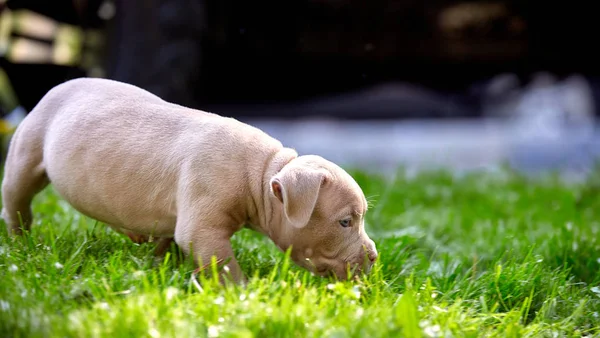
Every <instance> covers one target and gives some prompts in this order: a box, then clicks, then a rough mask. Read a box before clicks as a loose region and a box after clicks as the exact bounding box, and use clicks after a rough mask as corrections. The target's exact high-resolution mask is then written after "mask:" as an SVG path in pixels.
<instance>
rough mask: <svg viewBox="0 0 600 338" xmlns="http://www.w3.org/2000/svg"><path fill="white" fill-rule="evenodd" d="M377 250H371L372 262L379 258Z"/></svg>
mask: <svg viewBox="0 0 600 338" xmlns="http://www.w3.org/2000/svg"><path fill="white" fill-rule="evenodd" d="M377 256H378V255H377V251H375V250H371V251H369V260H370V261H371V263H374V262H375V261H376V260H377Z"/></svg>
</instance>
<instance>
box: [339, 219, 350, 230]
mask: <svg viewBox="0 0 600 338" xmlns="http://www.w3.org/2000/svg"><path fill="white" fill-rule="evenodd" d="M351 223H352V220H351V219H349V218H347V219H343V220H341V221H340V225H341V226H343V227H344V228H347V227H349V226H350V225H351Z"/></svg>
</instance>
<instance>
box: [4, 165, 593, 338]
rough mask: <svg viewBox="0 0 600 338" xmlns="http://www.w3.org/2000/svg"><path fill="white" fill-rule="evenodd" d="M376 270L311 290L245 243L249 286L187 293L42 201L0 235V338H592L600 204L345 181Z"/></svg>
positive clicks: (490, 184)
mask: <svg viewBox="0 0 600 338" xmlns="http://www.w3.org/2000/svg"><path fill="white" fill-rule="evenodd" d="M353 174H354V175H355V177H356V178H357V180H358V181H359V184H360V185H361V186H362V187H363V189H364V191H365V194H366V195H367V196H368V197H369V200H370V201H371V204H372V205H373V207H372V209H371V210H370V212H369V213H368V215H367V222H368V225H367V230H368V231H369V233H370V234H371V237H372V238H373V239H374V240H375V242H376V244H377V247H378V250H379V253H380V259H379V260H378V262H377V264H376V265H375V268H374V270H373V272H372V273H371V274H370V275H369V276H366V277H363V278H361V279H360V280H358V281H351V282H336V281H334V280H332V279H323V278H319V277H314V276H311V275H310V274H309V273H307V272H305V271H304V270H302V269H300V268H298V267H296V266H295V265H293V264H289V261H288V260H287V259H286V256H285V254H283V253H281V252H279V251H278V250H277V249H276V248H275V246H274V245H273V244H271V242H270V241H269V240H268V239H267V238H265V237H262V236H260V235H258V234H255V233H253V232H251V231H246V230H244V231H242V232H240V233H238V234H236V236H235V238H234V245H235V248H236V252H237V257H238V258H239V261H240V263H241V265H242V268H243V269H244V271H245V272H246V273H247V274H249V275H250V277H251V278H250V282H249V285H247V287H245V288H241V287H235V286H230V287H226V288H223V287H219V286H218V285H217V284H215V283H214V282H213V281H212V280H210V279H207V280H202V279H200V280H199V281H196V280H195V279H194V278H193V276H192V269H193V267H192V266H191V265H189V264H175V263H173V261H172V259H170V257H171V256H167V258H166V259H165V260H164V261H160V262H155V260H154V259H153V258H152V249H153V247H152V245H151V244H143V245H136V244H134V243H132V242H131V241H129V239H127V238H125V237H124V236H122V235H119V234H116V233H114V232H112V231H111V230H109V229H108V228H107V227H105V226H104V225H103V224H97V223H96V222H95V221H93V220H91V219H88V218H85V217H83V216H81V215H80V214H78V213H76V212H74V211H73V209H72V208H70V207H69V206H68V205H67V204H66V203H65V202H64V201H62V200H61V199H59V198H58V197H57V195H56V194H55V193H54V192H53V190H52V189H51V188H49V189H47V190H45V191H44V192H43V193H42V194H41V195H39V197H38V198H36V201H35V204H34V206H35V207H34V211H35V215H36V217H37V219H36V223H35V225H34V228H33V230H32V232H31V234H30V235H28V236H24V237H22V238H15V239H11V238H8V236H7V235H6V233H5V232H4V231H2V232H1V233H2V234H1V235H0V336H2V337H5V336H9V337H38V336H46V337H50V336H52V337H122V336H123V337H124V336H127V337H132V336H139V337H207V336H208V337H213V336H222V337H398V336H405V337H421V336H444V337H450V336H452V337H481V336H485V337H581V336H589V337H594V336H596V337H597V336H600V274H599V273H598V272H599V270H600V191H599V192H596V191H597V190H596V189H597V188H596V187H597V186H598V182H600V180H598V179H597V178H592V179H590V180H589V181H587V182H584V183H579V184H574V183H571V184H567V183H564V182H561V181H559V180H558V179H555V178H552V177H546V178H543V179H541V178H540V179H535V180H532V179H525V178H523V177H520V176H519V175H516V174H514V173H510V172H509V171H504V172H500V173H495V174H484V173H474V174H469V175H466V176H461V177H457V176H453V175H451V174H449V173H447V172H443V171H438V172H428V173H422V174H419V175H418V176H414V177H407V176H406V175H404V174H403V173H402V172H400V173H399V174H398V176H397V177H395V178H394V179H384V178H381V177H377V176H371V175H366V174H362V173H357V172H353Z"/></svg>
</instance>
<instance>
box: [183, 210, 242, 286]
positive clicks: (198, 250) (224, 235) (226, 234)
mask: <svg viewBox="0 0 600 338" xmlns="http://www.w3.org/2000/svg"><path fill="white" fill-rule="evenodd" d="M221 223H222V222H221ZM209 224H210V225H209ZM215 224H218V223H209V222H206V221H202V222H191V220H188V221H184V222H180V221H179V220H178V222H177V227H176V229H175V242H176V243H177V245H178V246H179V247H180V248H181V250H182V251H183V252H184V254H185V255H186V256H189V255H190V254H193V258H194V262H195V263H196V264H197V265H198V266H199V267H200V268H208V269H209V270H210V268H209V267H210V264H211V258H212V256H215V257H216V259H217V264H218V265H219V267H223V269H221V271H220V273H219V280H220V281H221V283H224V282H225V279H229V280H232V281H233V282H235V283H244V282H245V281H246V278H245V276H244V274H243V272H242V269H241V268H240V265H239V263H238V262H237V260H236V258H235V256H234V253H233V248H232V247H231V235H232V231H231V228H229V227H228V226H227V225H225V224H220V225H217V226H215Z"/></svg>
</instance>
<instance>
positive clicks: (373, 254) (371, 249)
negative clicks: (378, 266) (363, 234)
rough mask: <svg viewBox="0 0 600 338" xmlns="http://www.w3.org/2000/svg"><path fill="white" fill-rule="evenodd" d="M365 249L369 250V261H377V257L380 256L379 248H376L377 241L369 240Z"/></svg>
mask: <svg viewBox="0 0 600 338" xmlns="http://www.w3.org/2000/svg"><path fill="white" fill-rule="evenodd" d="M365 250H366V252H367V257H368V258H369V261H371V263H375V261H376V260H377V257H378V256H379V255H378V254H377V249H376V248H375V242H373V241H372V240H371V239H369V240H367V242H366V243H365Z"/></svg>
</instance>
